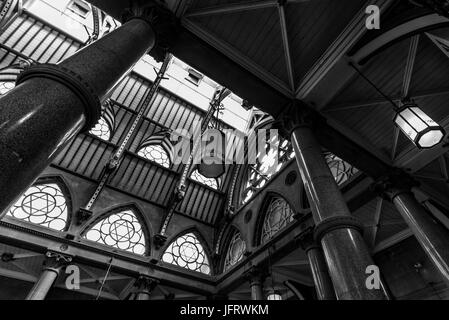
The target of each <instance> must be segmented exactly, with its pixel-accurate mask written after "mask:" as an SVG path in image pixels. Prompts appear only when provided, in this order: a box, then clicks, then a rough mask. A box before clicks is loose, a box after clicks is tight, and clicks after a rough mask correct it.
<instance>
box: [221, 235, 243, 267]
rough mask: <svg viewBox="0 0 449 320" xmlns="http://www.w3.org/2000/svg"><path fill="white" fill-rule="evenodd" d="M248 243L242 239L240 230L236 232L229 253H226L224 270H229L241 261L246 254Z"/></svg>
mask: <svg viewBox="0 0 449 320" xmlns="http://www.w3.org/2000/svg"><path fill="white" fill-rule="evenodd" d="M245 251H246V243H245V241H243V239H242V235H241V234H240V232H236V233H235V234H234V236H233V237H232V239H231V242H230V244H229V247H228V253H227V254H226V259H225V264H224V271H225V272H226V271H228V270H229V269H231V268H232V267H233V266H235V265H236V264H237V263H239V262H240V261H241V260H242V259H243V256H244V254H245Z"/></svg>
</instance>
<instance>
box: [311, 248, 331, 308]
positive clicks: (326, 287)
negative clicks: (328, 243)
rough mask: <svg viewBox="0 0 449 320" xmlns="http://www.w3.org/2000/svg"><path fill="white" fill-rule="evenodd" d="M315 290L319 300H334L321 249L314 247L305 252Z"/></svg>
mask: <svg viewBox="0 0 449 320" xmlns="http://www.w3.org/2000/svg"><path fill="white" fill-rule="evenodd" d="M307 256H308V258H309V263H310V269H311V270H312V275H313V281H314V283H315V290H316V293H317V296H318V299H319V300H335V299H336V298H335V291H334V287H333V285H332V280H331V278H330V276H329V272H328V270H327V265H326V260H325V259H324V256H323V253H322V251H321V249H320V248H319V247H318V246H316V247H314V248H310V249H309V250H308V251H307Z"/></svg>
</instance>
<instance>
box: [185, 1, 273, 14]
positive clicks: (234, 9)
mask: <svg viewBox="0 0 449 320" xmlns="http://www.w3.org/2000/svg"><path fill="white" fill-rule="evenodd" d="M277 4H278V1H276V0H262V1H250V2H245V3H232V4H225V5H217V6H212V7H206V8H202V9H198V10H195V11H192V12H187V14H186V15H185V16H184V17H185V18H192V17H202V16H210V15H216V14H229V13H239V12H243V11H251V10H257V9H264V8H274V7H276V6H277Z"/></svg>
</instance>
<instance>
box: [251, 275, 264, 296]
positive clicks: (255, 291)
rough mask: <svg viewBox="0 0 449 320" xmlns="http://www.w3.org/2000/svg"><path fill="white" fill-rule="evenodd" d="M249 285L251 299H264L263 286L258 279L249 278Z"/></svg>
mask: <svg viewBox="0 0 449 320" xmlns="http://www.w3.org/2000/svg"><path fill="white" fill-rule="evenodd" d="M250 286H251V300H256V301H260V300H265V299H264V296H263V288H262V282H261V281H260V280H258V279H257V280H256V279H254V280H251V281H250Z"/></svg>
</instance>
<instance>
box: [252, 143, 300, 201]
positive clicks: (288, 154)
mask: <svg viewBox="0 0 449 320" xmlns="http://www.w3.org/2000/svg"><path fill="white" fill-rule="evenodd" d="M274 141H275V140H272V141H268V142H267V150H268V152H267V154H266V155H265V156H264V157H263V158H262V159H256V163H255V164H253V165H251V166H250V167H249V171H248V179H247V182H246V185H245V189H244V191H243V203H246V202H248V201H249V200H250V199H251V198H252V197H253V195H254V194H255V193H256V192H257V190H259V189H262V188H263V187H264V186H265V185H266V184H267V182H268V181H270V179H271V178H272V177H273V176H274V175H275V174H276V173H278V172H279V171H280V170H281V169H282V168H283V167H284V165H285V164H286V163H287V162H289V161H290V160H291V159H293V158H294V157H295V153H294V151H293V148H292V146H291V144H290V143H289V142H288V140H285V139H282V138H281V139H280V141H279V143H274Z"/></svg>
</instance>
